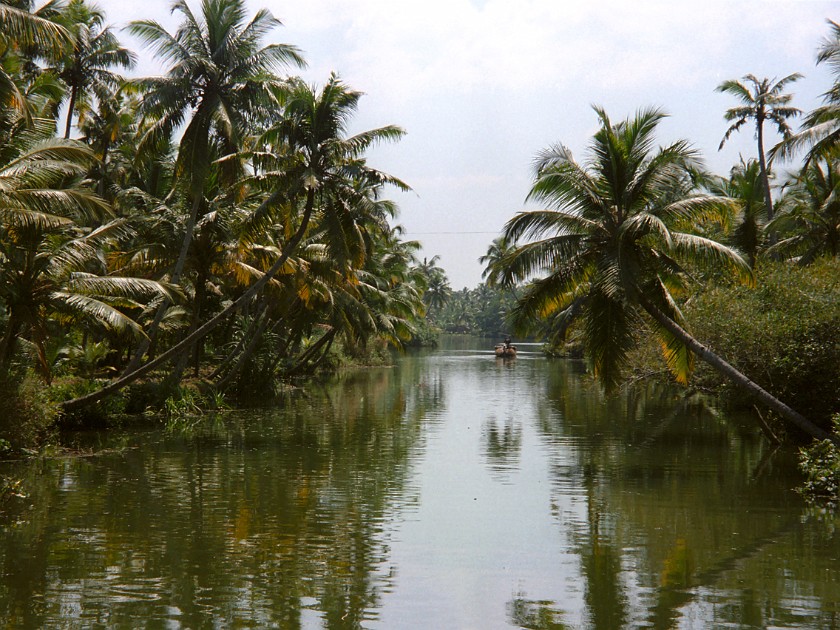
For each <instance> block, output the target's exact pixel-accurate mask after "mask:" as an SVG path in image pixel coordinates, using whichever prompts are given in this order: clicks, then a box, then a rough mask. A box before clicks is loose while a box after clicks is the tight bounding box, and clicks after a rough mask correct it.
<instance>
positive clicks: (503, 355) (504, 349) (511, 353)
mask: <svg viewBox="0 0 840 630" xmlns="http://www.w3.org/2000/svg"><path fill="white" fill-rule="evenodd" d="M495 351H496V358H499V359H513V358H515V357H516V346H506V345H505V344H503V343H500V344H498V345H497V346H496V348H495Z"/></svg>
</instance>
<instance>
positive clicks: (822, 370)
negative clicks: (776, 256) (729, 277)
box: [684, 259, 840, 427]
mask: <svg viewBox="0 0 840 630" xmlns="http://www.w3.org/2000/svg"><path fill="white" fill-rule="evenodd" d="M684 312H685V314H686V318H687V319H688V321H689V324H690V329H691V331H692V333H693V334H694V336H695V337H696V338H697V339H699V340H700V341H701V342H702V343H704V344H706V345H707V346H709V347H710V348H711V349H712V350H713V351H714V352H716V353H717V354H719V355H720V356H722V357H723V358H724V359H726V360H727V361H728V362H730V363H731V364H733V365H734V366H735V367H737V368H738V369H739V370H741V371H742V372H744V373H745V374H746V375H747V376H749V377H750V378H752V379H753V380H755V381H756V382H757V383H758V384H759V385H761V386H762V387H764V388H765V389H766V390H767V391H769V392H771V393H772V394H774V395H775V396H777V397H778V398H780V399H781V400H783V401H785V402H786V403H787V404H789V405H790V406H791V407H793V408H794V409H796V410H797V411H799V412H800V413H802V414H804V415H805V416H807V417H809V418H811V419H812V420H814V421H816V422H819V423H821V424H822V425H823V426H826V427H827V426H828V425H829V419H830V418H831V415H832V414H833V413H834V412H836V411H840V260H830V259H825V260H821V261H818V262H817V263H815V264H814V265H812V266H810V267H805V268H802V267H797V266H794V265H791V264H787V263H771V264H766V265H765V266H763V267H762V268H761V269H759V270H758V273H757V284H756V287H755V288H749V287H744V286H718V287H714V288H711V289H708V290H706V291H703V292H702V293H701V294H700V295H698V296H696V297H695V298H694V299H692V300H690V301H689V302H688V303H687V304H686V305H685V308H684ZM696 377H697V382H698V383H699V384H701V385H705V386H709V387H723V388H724V389H725V390H730V391H731V389H730V386H729V384H728V383H727V382H725V381H724V380H723V379H722V377H721V376H720V375H719V374H718V373H717V372H714V371H713V370H712V369H711V368H708V367H706V366H703V365H698V371H697V375H696ZM731 398H735V397H731ZM737 398H739V399H742V400H743V397H742V396H741V395H740V393H739V394H738V396H737ZM750 404H752V403H751V402H750Z"/></svg>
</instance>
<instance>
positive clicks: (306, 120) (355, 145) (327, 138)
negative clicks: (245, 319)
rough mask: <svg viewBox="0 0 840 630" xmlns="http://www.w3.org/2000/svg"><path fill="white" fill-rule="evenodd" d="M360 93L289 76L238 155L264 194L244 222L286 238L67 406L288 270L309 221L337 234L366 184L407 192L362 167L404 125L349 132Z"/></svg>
mask: <svg viewBox="0 0 840 630" xmlns="http://www.w3.org/2000/svg"><path fill="white" fill-rule="evenodd" d="M361 96H362V94H361V92H357V91H355V90H351V89H349V88H348V87H347V86H346V85H345V84H344V83H343V82H342V81H341V80H340V79H339V78H338V77H337V76H335V75H332V76H331V77H330V79H329V80H328V81H327V83H326V84H325V85H324V87H323V88H321V89H320V90H318V89H317V88H315V87H311V86H309V85H307V84H306V83H305V82H304V81H302V80H300V79H294V80H291V81H290V84H289V87H288V89H287V90H285V91H284V92H283V98H284V100H283V107H284V110H283V117H282V120H281V121H280V122H279V123H278V124H277V125H275V126H274V127H273V128H271V129H269V130H268V131H267V132H266V133H264V134H263V135H262V136H261V138H260V139H258V140H257V142H256V146H257V147H258V149H259V150H258V151H254V152H249V153H247V154H243V157H246V158H248V159H250V160H251V161H252V164H253V165H254V169H255V175H254V176H252V177H250V178H248V179H247V180H246V182H247V184H248V186H249V187H251V188H254V189H261V190H263V191H264V200H263V201H262V203H260V204H259V206H258V207H257V208H256V209H255V210H254V211H253V216H252V217H251V218H250V220H249V222H248V224H247V227H248V228H249V229H252V230H256V229H259V228H260V226H268V225H271V224H278V223H279V226H280V228H281V229H282V232H283V234H284V235H288V236H287V237H286V239H285V242H284V243H283V245H282V247H281V248H280V253H279V255H278V256H277V257H276V259H275V261H274V262H273V264H272V265H271V267H270V268H269V269H268V270H267V271H266V272H265V273H264V274H263V275H262V276H260V277H259V279H257V280H256V281H255V282H254V283H253V284H252V285H251V286H250V287H249V288H248V289H247V290H246V291H245V292H243V293H242V295H240V297H238V298H237V299H236V300H235V301H234V302H233V303H232V304H231V305H230V306H228V307H226V308H224V309H223V310H221V311H220V312H219V313H217V314H216V315H214V316H213V317H212V318H211V319H209V320H208V321H207V322H205V323H204V324H202V325H201V326H200V327H199V328H198V329H197V330H195V331H194V332H193V333H191V334H189V335H188V336H187V337H185V338H184V339H183V340H182V341H180V342H179V343H177V344H176V345H175V346H173V347H172V348H170V349H169V350H167V351H166V352H164V353H162V354H161V355H159V356H158V357H157V358H156V359H154V360H152V361H149V362H148V363H146V364H144V365H143V366H142V367H140V368H138V369H137V370H135V371H133V372H131V373H129V374H125V375H124V376H122V377H121V378H119V379H117V380H116V381H114V382H113V383H110V384H109V385H107V386H106V387H104V388H102V389H101V390H99V391H98V392H93V393H92V394H90V395H88V396H84V397H81V398H77V399H74V400H71V401H67V402H66V403H64V408H65V409H73V408H77V407H81V406H83V405H86V404H89V403H90V402H94V401H96V400H99V399H100V398H102V397H104V396H107V395H108V394H110V393H111V392H114V391H117V390H119V389H120V388H121V387H124V386H126V385H128V384H130V383H132V382H133V381H134V380H136V379H137V378H139V377H140V376H142V375H143V374H146V373H147V372H149V371H150V370H152V369H154V368H155V367H157V366H158V365H161V364H162V363H164V362H165V361H168V360H169V359H171V358H173V357H174V356H178V355H180V354H181V353H182V352H185V351H187V350H189V348H190V347H191V346H192V344H193V343H195V342H196V341H197V340H199V339H201V338H202V337H204V336H205V335H206V334H208V333H209V332H210V331H211V330H213V329H214V328H215V327H216V326H218V325H219V324H220V323H221V322H222V321H224V320H226V319H227V318H229V317H230V316H231V315H232V314H233V313H235V312H236V311H238V310H239V309H240V308H242V307H243V306H244V305H246V304H248V303H250V302H251V301H252V300H253V299H254V297H255V296H256V295H257V294H259V293H260V292H261V291H262V290H263V288H264V287H265V286H266V285H267V284H268V283H269V282H271V281H272V280H273V279H274V277H275V276H276V275H277V274H278V273H279V272H280V271H281V270H282V269H284V268H285V267H286V263H287V261H288V260H289V258H290V257H293V256H295V255H296V253H297V250H298V247H299V246H300V244H301V242H302V241H303V240H304V238H305V237H306V236H307V234H310V230H311V226H312V225H313V224H314V225H315V226H316V227H317V230H318V232H319V233H325V234H332V235H333V236H335V235H337V234H341V233H342V230H340V229H339V226H342V225H344V226H346V225H347V217H346V216H345V215H346V214H347V213H353V212H356V211H357V209H358V207H365V204H367V203H368V202H369V200H370V199H369V197H370V189H369V188H370V184H371V183H375V184H376V185H377V187H382V186H385V185H393V186H396V187H398V188H400V189H402V190H410V189H409V188H408V186H407V185H406V184H405V183H403V182H402V181H401V180H399V179H397V178H395V177H393V176H391V175H388V174H386V173H383V172H381V171H378V170H375V169H373V168H371V167H370V166H368V165H367V164H366V162H365V160H364V157H363V156H364V153H365V152H366V151H367V150H368V149H369V148H370V147H371V146H373V145H375V144H376V143H378V142H383V141H394V140H398V139H399V138H401V137H402V135H403V134H404V132H403V130H402V129H400V128H399V127H395V126H386V127H380V128H378V129H373V130H369V131H362V132H360V133H357V134H355V135H353V136H348V135H347V130H348V127H349V123H350V121H351V118H352V114H353V113H354V112H355V111H356V109H357V107H358V103H359V99H360V98H361ZM360 183H361V184H360ZM356 202H358V203H359V204H360V205H359V206H357V205H356ZM328 246H329V248H330V251H331V252H341V251H350V250H349V249H348V247H347V245H346V244H339V243H328Z"/></svg>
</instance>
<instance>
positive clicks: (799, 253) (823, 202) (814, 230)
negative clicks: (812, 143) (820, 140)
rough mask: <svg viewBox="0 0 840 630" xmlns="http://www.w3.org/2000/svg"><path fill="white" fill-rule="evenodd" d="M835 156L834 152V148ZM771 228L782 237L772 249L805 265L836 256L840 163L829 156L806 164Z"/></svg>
mask: <svg viewBox="0 0 840 630" xmlns="http://www.w3.org/2000/svg"><path fill="white" fill-rule="evenodd" d="M835 154H836V149H835ZM780 208H781V209H780V211H779V214H778V216H777V217H776V219H775V220H774V221H773V224H772V227H773V228H774V229H776V230H778V232H779V233H780V234H785V235H786V236H785V238H783V239H782V240H780V241H779V242H778V243H776V244H775V245H774V246H773V248H772V250H773V251H777V252H779V253H782V254H784V255H786V256H793V257H795V258H796V260H797V262H798V263H799V264H800V265H809V264H811V263H812V262H814V261H815V260H816V259H817V258H819V257H820V256H838V255H840V161H838V159H837V158H836V157H832V156H831V155H825V156H823V157H822V158H821V159H817V158H814V159H812V160H810V161H809V162H808V164H807V165H806V166H805V168H804V169H803V171H802V173H801V174H800V175H799V177H798V178H797V179H796V181H795V182H794V183H793V184H792V185H791V187H790V188H789V190H788V193H787V194H786V195H785V196H784V197H783V198H782V201H781V203H780Z"/></svg>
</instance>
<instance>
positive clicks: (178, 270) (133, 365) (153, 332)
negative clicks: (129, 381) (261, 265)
mask: <svg viewBox="0 0 840 630" xmlns="http://www.w3.org/2000/svg"><path fill="white" fill-rule="evenodd" d="M200 205H201V195H198V194H197V195H196V197H195V200H194V201H193V205H192V210H191V211H190V217H189V219H188V220H187V225H186V229H185V231H184V240H183V241H182V242H181V251H180V252H178V260H177V261H175V268H174V269H173V270H172V277H171V278H170V282H172V284H178V282H179V281H180V280H181V274H182V273H183V272H184V267H185V266H186V264H187V253H188V252H189V250H190V245H191V244H192V238H193V233H194V232H195V222H196V220H197V218H198V208H199V206H200ZM171 305H172V302H171V301H170V300H169V298H163V303H161V305H160V306H159V307H158V310H157V312H156V313H155V318H154V320H153V321H152V324H151V326H149V330H148V332H147V333H146V336H145V337H144V338H143V339H142V340H141V341H140V345H138V346H137V350H136V351H135V353H134V356H133V357H132V359H131V362H130V363H129V364H128V365H127V366H126V368H125V370H123V373H122V376H123V377H125V376H128V375H129V374H131V373H132V372H134V371H135V370H137V368H139V367H140V363H141V362H142V361H143V357H144V356H145V355H146V353H147V352H148V351H149V348H150V347H151V345H152V344H153V343H154V342H155V338H156V337H157V333H158V330H159V328H160V324H161V322H162V321H163V317H164V315H166V310H167V309H168V308H169V307H170V306H171Z"/></svg>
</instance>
